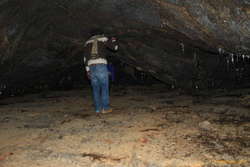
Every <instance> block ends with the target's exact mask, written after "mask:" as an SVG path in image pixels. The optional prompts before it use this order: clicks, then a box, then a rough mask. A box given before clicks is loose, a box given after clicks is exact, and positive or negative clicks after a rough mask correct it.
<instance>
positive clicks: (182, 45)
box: [180, 42, 185, 54]
mask: <svg viewBox="0 0 250 167" xmlns="http://www.w3.org/2000/svg"><path fill="white" fill-rule="evenodd" d="M180 45H181V50H182V53H183V54H184V52H185V45H184V43H182V42H181V43H180Z"/></svg>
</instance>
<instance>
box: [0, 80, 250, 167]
mask: <svg viewBox="0 0 250 167" xmlns="http://www.w3.org/2000/svg"><path fill="white" fill-rule="evenodd" d="M248 91H249V90H248ZM244 92H245V94H246V92H247V90H244ZM210 93H211V92H210ZM217 94H220V96H219V95H216V96H215V95H214V96H206V98H205V97H204V96H203V97H195V98H193V97H192V96H188V95H185V94H183V93H181V92H180V91H176V90H175V91H170V90H167V89H166V88H165V87H164V86H162V85H153V86H152V87H142V86H134V87H114V88H113V89H112V92H111V102H112V107H113V109H114V112H113V113H109V114H105V115H101V116H97V115H95V113H94V107H93V104H92V99H91V91H90V90H89V89H82V90H74V91H61V92H46V93H41V94H34V95H27V96H23V97H12V98H7V99H4V100H1V101H0V143H1V144H0V166H1V167H38V166H39V167H85V166H86V167H217V166H218V167H240V166H242V167H247V166H250V112H249V101H250V97H249V95H242V94H240V93H239V92H234V93H229V92H223V91H219V92H217ZM248 94H249V93H248Z"/></svg>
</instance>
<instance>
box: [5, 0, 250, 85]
mask: <svg viewBox="0 0 250 167" xmlns="http://www.w3.org/2000/svg"><path fill="white" fill-rule="evenodd" d="M249 11H250V2H249V1H248V0H242V1H235V0H216V1H215V0H189V1H181V0H152V1H145V0H119V1H117V0H105V1H103V0H72V1H68V0H54V1H49V0H43V1H41V0H25V1H20V0H5V1H2V2H0V63H1V67H0V72H1V74H0V78H1V83H3V84H2V85H3V86H2V87H3V89H6V85H7V87H9V89H11V90H14V89H18V90H23V88H25V89H27V90H29V89H33V88H34V87H38V89H43V88H48V89H51V88H54V87H58V86H59V87H60V85H61V87H64V86H63V85H79V84H84V83H87V82H86V81H85V77H84V70H83V69H84V68H83V62H82V53H83V44H84V42H85V41H86V40H87V39H88V37H89V32H90V31H91V30H92V29H93V28H101V29H103V30H104V32H105V34H106V35H107V36H116V37H117V38H118V40H119V44H120V50H119V52H117V53H115V54H113V56H115V57H116V58H117V59H119V60H120V61H121V62H123V63H126V64H127V65H129V66H131V67H133V68H135V69H139V70H141V71H143V72H145V73H147V74H149V75H152V76H153V77H155V78H156V79H158V80H161V81H163V82H165V83H166V84H169V85H175V87H184V88H190V87H199V88H207V87H223V86H224V85H230V84H231V85H235V83H234V81H235V80H238V79H237V77H238V75H242V76H243V79H241V80H243V81H245V82H247V79H246V78H248V76H249V71H248V69H249V63H248V61H249V59H250V42H249V41H250V26H249V25H250V19H249V17H250V12H249ZM232 57H235V58H233V60H232ZM238 59H239V61H238ZM242 59H244V61H242V62H243V63H242V62H241V60H242ZM237 66H240V67H237ZM242 66H243V67H242ZM239 71H240V72H239ZM241 73H242V74H241ZM238 78H240V77H238ZM243 81H242V82H243ZM240 83H241V82H240ZM16 87H17V88H16ZM69 87H70V86H69ZM36 89H37V88H36Z"/></svg>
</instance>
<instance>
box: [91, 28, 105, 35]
mask: <svg viewBox="0 0 250 167" xmlns="http://www.w3.org/2000/svg"><path fill="white" fill-rule="evenodd" d="M102 34H104V32H103V30H102V29H100V28H93V29H92V30H91V31H90V36H94V35H102Z"/></svg>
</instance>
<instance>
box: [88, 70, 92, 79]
mask: <svg viewBox="0 0 250 167" xmlns="http://www.w3.org/2000/svg"><path fill="white" fill-rule="evenodd" d="M87 77H88V79H90V78H91V74H90V71H87Z"/></svg>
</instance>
